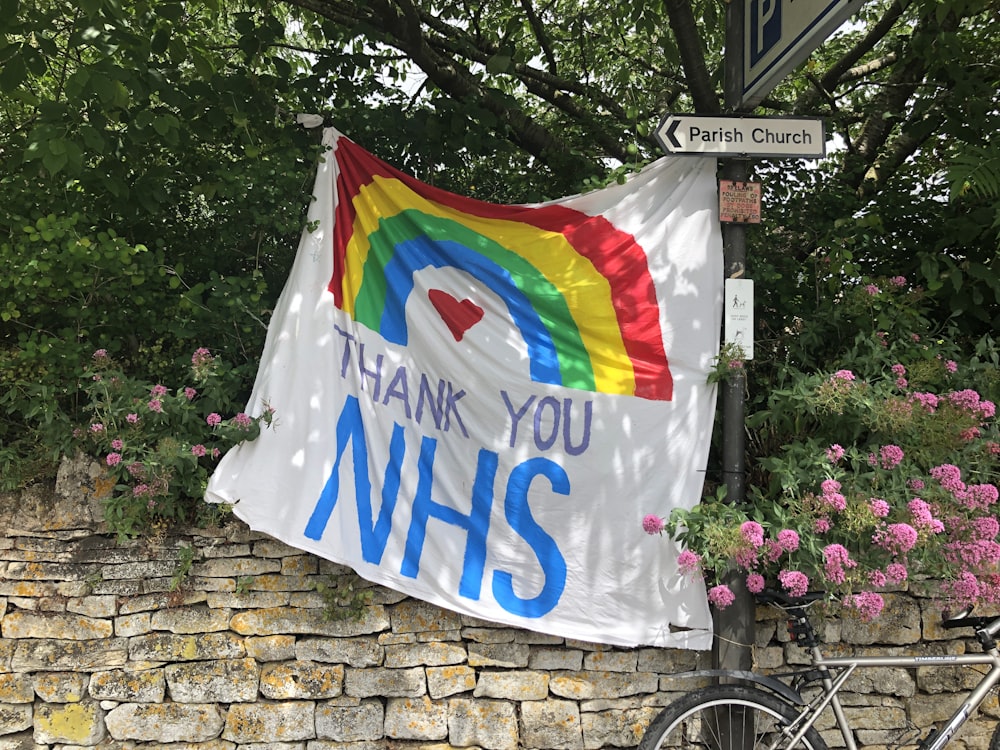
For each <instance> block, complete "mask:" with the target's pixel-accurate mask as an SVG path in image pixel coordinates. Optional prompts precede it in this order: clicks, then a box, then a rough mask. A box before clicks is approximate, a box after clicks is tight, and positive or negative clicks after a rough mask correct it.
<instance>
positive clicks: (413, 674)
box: [344, 667, 427, 698]
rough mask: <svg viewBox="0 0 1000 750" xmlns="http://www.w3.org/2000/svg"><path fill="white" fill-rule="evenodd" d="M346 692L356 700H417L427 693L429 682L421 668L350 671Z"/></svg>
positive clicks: (348, 672)
mask: <svg viewBox="0 0 1000 750" xmlns="http://www.w3.org/2000/svg"><path fill="white" fill-rule="evenodd" d="M344 692H345V693H347V695H351V696H354V697H356V698H369V697H372V696H384V697H386V698H416V697H418V696H421V695H425V694H426V693H427V681H426V679H425V678H424V670H423V669H421V668H420V667H412V668H410V669H383V668H381V667H375V668H372V669H353V668H352V669H348V670H347V673H346V674H345V676H344Z"/></svg>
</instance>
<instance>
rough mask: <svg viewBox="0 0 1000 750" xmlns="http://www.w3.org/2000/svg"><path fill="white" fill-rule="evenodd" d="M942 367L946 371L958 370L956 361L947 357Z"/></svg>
mask: <svg viewBox="0 0 1000 750" xmlns="http://www.w3.org/2000/svg"><path fill="white" fill-rule="evenodd" d="M944 369H946V370H947V371H948V372H958V363H957V362H955V360H953V359H949V360H948V361H947V362H945V363H944Z"/></svg>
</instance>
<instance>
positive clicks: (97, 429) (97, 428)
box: [90, 422, 104, 432]
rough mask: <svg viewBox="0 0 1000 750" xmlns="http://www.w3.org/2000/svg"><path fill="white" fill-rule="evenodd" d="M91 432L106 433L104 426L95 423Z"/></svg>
mask: <svg viewBox="0 0 1000 750" xmlns="http://www.w3.org/2000/svg"><path fill="white" fill-rule="evenodd" d="M90 431H91V432H104V425H103V424H101V423H100V422H94V423H93V424H91V425H90Z"/></svg>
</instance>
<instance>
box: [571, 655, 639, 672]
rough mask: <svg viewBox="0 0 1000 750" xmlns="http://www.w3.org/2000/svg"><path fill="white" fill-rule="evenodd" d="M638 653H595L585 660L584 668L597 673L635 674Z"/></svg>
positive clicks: (587, 656)
mask: <svg viewBox="0 0 1000 750" xmlns="http://www.w3.org/2000/svg"><path fill="white" fill-rule="evenodd" d="M638 661H639V654H638V653H637V652H636V651H593V652H591V653H588V654H587V655H586V656H584V658H583V668H584V669H591V670H593V671H595V672H635V670H636V665H637V664H638Z"/></svg>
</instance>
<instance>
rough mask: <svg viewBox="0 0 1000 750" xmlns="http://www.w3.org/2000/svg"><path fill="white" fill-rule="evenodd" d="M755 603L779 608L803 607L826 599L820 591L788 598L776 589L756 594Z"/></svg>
mask: <svg viewBox="0 0 1000 750" xmlns="http://www.w3.org/2000/svg"><path fill="white" fill-rule="evenodd" d="M755 596H756V597H757V601H758V602H760V603H761V604H776V605H778V606H779V607H786V608H787V607H804V606H806V605H807V604H811V603H812V602H818V601H819V600H820V599H824V598H826V594H825V593H823V592H822V591H809V592H807V593H806V594H804V595H802V596H789V595H788V594H787V593H785V592H784V591H778V590H777V589H764V590H763V591H761V592H760V593H758V594H755Z"/></svg>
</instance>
